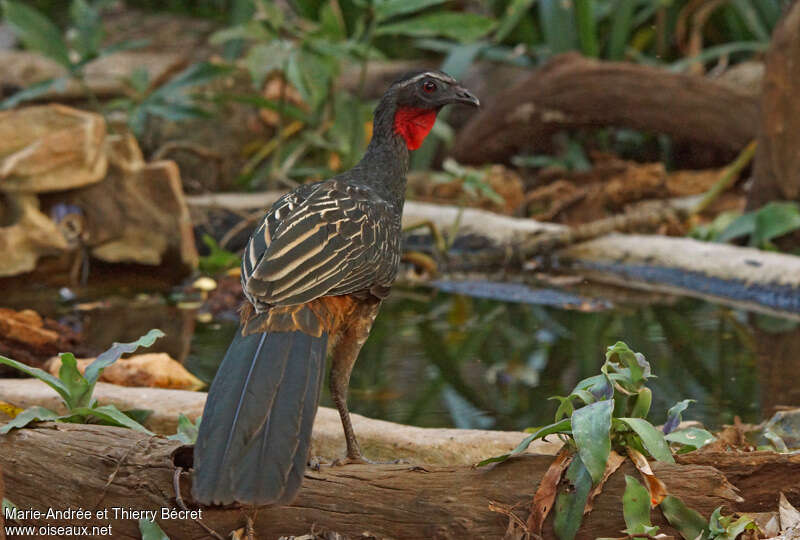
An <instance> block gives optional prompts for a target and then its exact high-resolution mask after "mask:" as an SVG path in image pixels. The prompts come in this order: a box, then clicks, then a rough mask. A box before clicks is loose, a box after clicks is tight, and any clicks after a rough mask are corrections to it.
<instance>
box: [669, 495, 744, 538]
mask: <svg viewBox="0 0 800 540" xmlns="http://www.w3.org/2000/svg"><path fill="white" fill-rule="evenodd" d="M659 508H661V512H662V513H663V514H664V517H665V518H666V519H667V521H668V522H669V524H670V525H672V526H673V527H674V528H675V529H677V530H678V532H679V533H680V535H681V536H682V537H683V538H685V539H686V540H714V539H716V540H735V539H736V538H737V537H738V536H739V535H740V534H742V533H743V532H744V531H745V530H755V529H756V528H757V526H756V524H755V521H753V519H752V518H750V517H748V516H741V517H739V518H738V519H737V518H734V516H723V515H722V507H719V508H717V509H716V510H714V512H713V513H712V514H711V517H710V518H709V520H708V521H706V520H705V519H704V518H703V516H701V515H700V514H699V513H698V512H697V511H695V510H692V509H691V508H689V507H687V506H686V505H685V504H684V503H683V501H681V500H680V499H678V498H677V497H673V496H672V495H668V496H667V497H666V498H665V499H664V500H663V501H662V502H661V504H660V505H659Z"/></svg>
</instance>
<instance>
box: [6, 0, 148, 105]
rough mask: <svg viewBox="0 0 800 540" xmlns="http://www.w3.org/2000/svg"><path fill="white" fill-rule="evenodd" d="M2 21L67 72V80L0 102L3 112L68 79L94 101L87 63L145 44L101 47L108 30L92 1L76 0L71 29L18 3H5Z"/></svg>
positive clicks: (40, 85)
mask: <svg viewBox="0 0 800 540" xmlns="http://www.w3.org/2000/svg"><path fill="white" fill-rule="evenodd" d="M0 7H2V8H3V20H4V21H5V22H6V23H7V24H8V25H9V27H10V28H11V30H12V31H13V32H14V33H15V34H16V36H17V37H18V38H19V40H20V41H21V42H22V43H23V44H24V45H25V47H27V48H28V49H30V50H32V51H36V52H39V53H41V54H43V55H44V56H46V57H47V58H49V59H51V60H53V61H54V62H56V63H58V64H59V65H61V66H62V67H64V68H65V69H66V70H67V75H66V76H65V77H58V78H55V79H48V80H46V81H42V82H40V83H37V84H34V85H31V86H30V87H28V88H26V89H24V90H22V91H20V92H17V93H16V94H14V95H12V96H11V97H9V98H7V99H6V100H4V101H2V102H0V109H8V108H11V107H14V106H16V105H18V104H19V103H22V102H24V101H29V100H32V99H36V98H37V97H39V96H41V95H43V94H44V93H45V92H47V91H50V90H51V89H59V88H61V87H63V86H64V84H65V83H66V81H67V80H68V79H74V80H76V81H78V82H79V83H80V84H81V86H82V87H83V88H84V90H85V91H86V94H87V97H88V98H89V99H90V100H91V101H92V102H95V101H96V98H95V96H94V95H93V94H92V93H91V91H90V90H89V87H88V86H87V85H86V82H85V79H84V67H85V66H86V64H88V63H89V62H91V61H92V60H95V59H97V58H100V57H101V56H107V55H109V54H113V53H115V52H119V51H122V50H127V49H133V48H137V47H141V46H142V45H143V44H144V41H141V40H139V41H121V42H117V43H114V44H112V45H108V46H106V47H103V46H102V42H103V39H104V38H105V31H104V29H103V26H102V20H101V17H100V12H99V9H98V8H97V7H96V5H95V4H93V3H91V2H90V1H89V0H73V2H72V4H71V5H70V10H69V18H70V28H69V29H68V30H67V31H65V32H63V33H62V32H61V30H60V29H59V28H58V26H56V24H55V23H54V22H53V21H51V20H50V19H48V18H47V17H46V16H45V15H44V14H42V13H41V12H40V11H38V10H37V9H36V8H34V7H32V6H30V5H26V4H24V3H22V2H19V1H11V0H2V2H0Z"/></svg>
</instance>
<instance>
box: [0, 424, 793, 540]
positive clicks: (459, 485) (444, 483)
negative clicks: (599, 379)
mask: <svg viewBox="0 0 800 540" xmlns="http://www.w3.org/2000/svg"><path fill="white" fill-rule="evenodd" d="M190 457H191V454H190V452H188V451H187V447H182V446H181V444H180V443H178V442H176V441H168V440H165V439H163V438H161V437H157V436H153V437H148V436H147V435H144V434H141V433H138V432H134V431H131V430H126V429H120V428H109V427H101V426H86V425H71V424H53V423H46V424H40V425H39V426H38V427H36V428H33V429H23V430H17V431H14V432H12V433H11V434H9V435H7V436H3V437H0V467H3V469H4V471H5V479H6V484H7V489H8V492H7V495H6V496H7V497H9V498H10V499H11V500H13V501H14V502H15V503H16V504H17V506H18V507H20V508H28V507H33V508H36V509H44V510H46V509H47V508H54V509H65V508H67V507H71V508H84V509H91V510H94V511H96V510H102V509H104V508H110V509H111V508H114V507H124V508H133V509H138V510H156V511H158V512H159V516H160V515H161V514H160V512H161V509H162V508H166V509H176V508H177V505H178V503H177V502H176V496H175V490H174V489H173V480H174V478H175V470H176V469H175V467H176V463H177V464H178V465H179V466H184V467H188V466H189V465H190V459H189V458H190ZM552 459H553V458H552V456H537V455H528V456H523V457H521V458H515V459H512V460H509V461H508V462H506V463H503V464H500V465H498V466H493V467H486V468H481V469H473V468H472V467H469V466H451V467H438V466H425V467H420V466H414V465H349V466H342V467H328V466H323V467H322V468H321V470H320V471H316V472H315V471H311V470H309V471H308V472H307V473H306V475H305V480H304V483H303V487H302V489H301V492H300V496H299V498H298V499H297V500H296V501H295V503H294V504H292V505H290V506H286V507H280V508H262V509H259V510H258V511H257V512H256V513H255V531H256V537H257V538H277V537H279V536H281V535H286V534H305V533H308V531H309V530H311V528H312V527H315V528H316V530H320V529H324V530H331V531H335V532H338V533H341V534H344V535H346V536H352V537H358V536H360V535H361V534H362V533H365V532H369V533H371V534H372V535H375V536H377V537H393V538H500V537H502V535H503V533H504V531H505V529H506V526H507V524H508V518H507V517H506V516H503V515H502V514H499V513H497V512H493V511H492V510H490V509H489V504H490V502H495V503H498V504H499V505H503V506H506V507H514V506H515V505H516V507H515V508H514V511H515V513H517V514H518V515H519V516H520V517H521V518H522V520H523V521H524V520H525V519H526V517H527V514H528V511H529V508H530V502H531V498H532V495H533V493H534V491H535V489H536V486H537V484H538V483H539V482H540V480H541V478H542V475H543V474H544V473H545V471H546V470H547V468H548V467H549V465H550V463H551V461H552ZM653 468H654V471H655V473H656V474H657V475H658V476H659V477H660V478H662V479H663V480H664V481H665V483H666V484H667V486H668V488H669V490H670V492H671V493H673V494H675V495H677V496H679V497H681V498H682V499H683V500H684V502H686V503H687V504H688V505H689V506H691V507H693V508H695V509H697V510H699V511H700V512H702V513H704V514H705V515H709V514H710V513H711V512H712V511H713V509H714V508H716V507H717V506H719V505H731V504H734V503H737V502H738V505H737V506H738V507H740V508H742V509H748V506H749V504H748V500H747V499H745V500H744V501H741V499H740V497H738V496H737V494H736V493H735V491H734V488H733V487H732V486H731V485H730V484H729V483H728V481H727V480H726V479H725V477H724V476H723V475H722V474H721V473H720V472H719V471H717V470H715V469H714V468H712V467H710V466H707V465H704V464H691V465H668V464H661V463H655V464H654V466H653ZM753 471H754V474H756V475H757V474H758V463H755V464H754V465H753ZM625 474H630V475H635V474H636V471H635V469H634V468H633V467H632V466H631V465H629V464H627V465H624V466H623V467H622V470H621V471H618V472H617V473H615V474H614V475H613V476H612V477H611V478H610V480H609V481H608V483H607V484H606V485H605V487H604V490H603V492H602V494H600V495H599V496H598V498H597V499H595V503H594V509H593V511H592V512H591V513H590V514H589V515H588V516H586V518H585V519H584V524H583V526H582V528H581V530H580V532H579V533H578V538H596V537H598V536H609V535H613V534H616V533H617V532H618V531H620V530H621V529H623V528H624V526H625V525H624V520H623V516H622V506H621V503H620V500H621V496H622V492H623V490H624V483H625V482H624V476H625ZM787 476H788V474H787ZM770 489H773V490H774V491H775V493H774V496H775V497H776V498H777V496H778V493H777V490H778V487H773V486H770V485H769V484H768V483H766V482H765V483H764V487H763V488H762V490H770ZM180 491H181V493H182V494H183V500H184V501H185V503H186V505H187V506H188V507H189V508H194V506H193V502H192V501H191V499H190V498H189V497H190V496H189V493H190V475H189V474H188V473H182V474H181V476H180ZM743 495H745V496H746V493H743ZM247 512H248V511H247V510H245V509H242V508H238V507H228V508H204V509H203V513H202V518H203V519H202V521H203V523H204V524H205V525H206V526H208V527H210V528H211V529H214V530H215V531H217V532H218V533H219V534H220V535H221V536H223V537H226V536H227V535H228V534H229V533H230V532H231V531H233V530H236V529H239V528H241V527H243V526H244V524H245V518H246V515H247ZM653 518H654V522H655V523H657V524H658V525H660V526H663V527H664V528H665V529H666V530H667V531H668V530H669V528H668V527H667V525H666V523H664V521H663V519H662V518H661V516H660V514H659V513H658V512H654V513H653ZM551 519H552V518H551ZM158 521H159V524H160V525H161V527H162V528H163V530H164V532H166V533H167V535H168V536H169V537H170V538H181V539H193V538H206V537H208V533H207V531H206V530H204V529H203V528H202V527H201V526H200V525H199V524H198V523H197V522H196V521H193V520H191V519H161V518H160V517H159V519H158ZM70 523H72V524H74V525H100V526H105V525H108V524H110V525H111V526H112V530H113V533H114V538H137V539H138V538H140V534H139V529H138V526H137V522H136V521H135V520H131V519H115V518H114V517H113V511H112V512H110V515H109V519H95V520H94V521H92V520H89V521H86V520H82V521H75V522H69V521H61V522H58V524H63V525H66V524H70ZM51 524H56V522H55V521H54V522H53V523H51ZM548 527H550V525H549V524H548V525H546V529H545V536H546V537H547V538H553V534H552V529H548Z"/></svg>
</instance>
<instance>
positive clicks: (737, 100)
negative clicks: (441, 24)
mask: <svg viewBox="0 0 800 540" xmlns="http://www.w3.org/2000/svg"><path fill="white" fill-rule="evenodd" d="M731 111H736V113H735V114H731ZM757 125H758V102H757V99H756V98H754V97H753V96H751V95H748V94H746V93H744V92H740V91H737V90H734V89H733V88H731V87H729V86H726V85H724V84H722V83H719V82H716V81H714V80H711V79H707V78H704V77H698V76H692V75H685V74H679V73H670V72H668V71H666V70H663V69H658V68H654V67H649V66H642V65H636V64H631V63H623V62H601V61H597V60H590V59H587V58H583V57H581V56H580V55H578V54H576V53H569V54H563V55H559V56H556V57H555V58H553V59H552V60H551V61H550V62H549V63H548V64H547V65H545V66H544V67H543V68H542V69H540V70H537V71H535V72H533V73H532V74H531V75H530V76H529V77H527V78H526V79H524V80H522V81H521V82H519V83H518V84H516V85H514V86H512V87H511V88H509V89H508V90H506V91H504V92H501V93H500V94H499V95H498V96H497V98H496V99H495V100H494V103H493V105H490V106H489V107H486V108H485V109H484V110H483V111H481V112H480V113H479V114H477V115H473V116H472V118H471V120H470V122H469V123H468V124H467V125H466V126H465V127H464V128H463V129H462V130H461V132H460V133H459V135H458V137H457V138H456V142H455V145H454V147H453V151H452V154H453V156H454V157H455V158H456V159H457V160H458V161H460V162H463V163H493V162H500V161H507V160H508V159H509V158H510V157H511V156H512V155H514V154H515V153H517V152H518V151H520V150H526V151H530V152H537V151H538V152H541V151H544V150H547V149H549V147H550V136H551V135H552V134H553V133H555V132H557V131H559V130H562V129H566V128H576V127H586V126H624V127H630V128H633V129H639V130H643V131H650V132H659V133H666V134H668V135H672V136H673V137H675V138H677V139H681V140H685V141H691V142H695V143H698V144H702V145H706V146H711V147H715V148H720V149H725V150H730V151H734V152H738V151H739V150H740V149H741V148H742V147H743V146H745V145H746V144H747V143H748V142H750V140H752V139H753V138H754V137H755V135H756V126H757Z"/></svg>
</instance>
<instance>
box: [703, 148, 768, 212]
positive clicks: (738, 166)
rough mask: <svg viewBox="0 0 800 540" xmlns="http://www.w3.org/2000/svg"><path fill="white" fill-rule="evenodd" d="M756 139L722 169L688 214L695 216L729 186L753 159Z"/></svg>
mask: <svg viewBox="0 0 800 540" xmlns="http://www.w3.org/2000/svg"><path fill="white" fill-rule="evenodd" d="M757 144H758V143H757V142H756V141H751V142H750V144H748V145H747V146H745V147H744V149H743V150H742V151H741V152H740V153H739V155H738V156H737V157H736V159H735V160H733V162H732V163H731V164H730V165H728V166H727V167H725V168H724V169H723V170H722V173H721V174H720V176H719V179H718V180H717V181H716V182H714V185H713V186H711V187H710V188H709V190H708V191H706V193H705V195H703V198H702V199H700V201H699V202H698V203H697V204H696V205H695V206H694V208H692V209H691V210H690V211H689V215H690V216H696V215H697V214H699V213H700V212H702V211H703V210H705V209H706V208H708V207H709V205H711V203H713V202H714V201H715V200H717V197H719V196H720V194H721V193H722V192H723V191H725V190H727V189H728V188H730V187H731V186H732V185H733V184H734V183H736V180H737V179H738V178H739V173H740V172H741V170H742V169H744V168H745V167H746V166H747V164H748V163H750V161H751V160H752V159H753V155H754V154H755V152H756V146H757Z"/></svg>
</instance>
